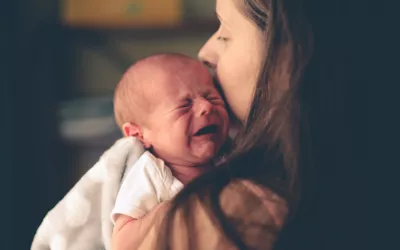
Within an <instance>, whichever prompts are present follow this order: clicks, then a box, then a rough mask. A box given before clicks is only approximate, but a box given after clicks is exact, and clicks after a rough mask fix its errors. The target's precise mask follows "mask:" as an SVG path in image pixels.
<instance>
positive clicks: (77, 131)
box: [0, 0, 218, 250]
mask: <svg viewBox="0 0 400 250" xmlns="http://www.w3.org/2000/svg"><path fill="white" fill-rule="evenodd" d="M214 5H215V2H214V1H213V0H162V1H161V0H13V1H8V2H7V3H4V4H2V8H1V12H2V13H1V17H0V18H1V26H2V30H3V31H2V35H1V39H0V40H1V50H2V53H1V58H2V59H1V61H2V65H3V66H2V67H0V68H1V70H2V87H1V101H2V107H3V108H2V113H3V114H2V119H1V132H2V137H1V138H2V139H1V141H2V150H1V167H2V169H3V172H2V174H1V178H2V181H1V190H2V197H3V199H2V204H3V205H2V209H5V211H2V213H3V215H4V214H5V215H6V216H3V217H4V219H3V225H4V226H3V229H2V230H4V233H2V236H1V237H2V238H3V237H4V240H3V239H2V240H1V242H0V249H18V250H19V249H21V250H23V249H29V248H30V243H31V241H32V238H33V236H34V233H35V230H36V229H37V227H38V226H39V224H40V222H41V220H42V219H43V217H44V216H45V214H46V213H47V211H48V210H49V209H51V208H52V207H53V206H54V205H55V204H56V203H57V202H58V201H59V200H60V199H61V198H62V197H63V196H64V195H65V194H66V192H67V191H68V190H69V189H70V188H71V187H72V186H73V185H74V184H75V183H76V182H77V180H79V178H80V177H81V176H82V175H83V174H84V173H85V172H86V171H87V170H88V169H89V168H90V167H91V166H92V165H93V164H94V163H95V162H96V161H97V160H98V158H99V156H100V155H101V153H102V152H103V151H104V150H106V149H107V148H108V147H110V146H111V145H112V144H113V142H114V141H115V140H116V139H117V138H119V137H121V134H120V132H119V129H118V127H117V126H116V124H115V122H114V117H113V107H112V94H113V90H114V87H115V86H116V84H117V83H118V81H119V79H120V77H121V75H122V74H123V72H124V71H125V70H126V69H127V67H128V66H130V65H131V64H132V63H134V62H135V61H136V60H137V59H140V58H142V57H144V56H148V55H151V54H154V53H159V52H179V53H184V54H187V55H189V56H192V57H196V55H197V52H198V50H199V49H200V48H201V46H202V45H203V44H204V42H205V41H206V40H207V39H208V38H209V36H210V35H211V34H212V33H213V32H215V31H216V29H217V28H218V24H217V20H216V18H215V14H214V9H215V6H214ZM3 83H4V84H3ZM3 193H4V194H3Z"/></svg>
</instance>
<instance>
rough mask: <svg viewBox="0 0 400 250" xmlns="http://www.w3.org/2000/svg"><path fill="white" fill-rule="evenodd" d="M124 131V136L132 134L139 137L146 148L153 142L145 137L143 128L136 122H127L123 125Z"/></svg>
mask: <svg viewBox="0 0 400 250" xmlns="http://www.w3.org/2000/svg"><path fill="white" fill-rule="evenodd" d="M122 131H123V132H124V136H132V137H136V138H137V139H139V140H140V141H141V142H142V143H143V145H144V147H145V148H150V147H151V144H150V143H149V142H148V141H147V140H146V139H145V138H144V135H143V129H142V128H141V127H140V126H139V125H137V124H134V123H130V122H126V123H124V124H123V125H122Z"/></svg>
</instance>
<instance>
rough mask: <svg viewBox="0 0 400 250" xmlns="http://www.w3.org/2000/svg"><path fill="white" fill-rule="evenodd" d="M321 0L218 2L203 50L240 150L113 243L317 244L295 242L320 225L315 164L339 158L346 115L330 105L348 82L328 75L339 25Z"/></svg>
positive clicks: (125, 226)
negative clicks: (236, 127)
mask: <svg viewBox="0 0 400 250" xmlns="http://www.w3.org/2000/svg"><path fill="white" fill-rule="evenodd" d="M318 4H319V5H318ZM325 4H326V3H325ZM322 5H323V4H321V3H319V1H316V2H315V3H311V1H300V0H217V1H216V13H217V15H218V18H219V20H220V22H221V26H220V28H219V30H218V31H217V32H216V33H215V34H214V35H213V36H212V37H211V38H210V40H209V41H208V42H207V43H206V44H205V45H204V47H203V48H202V49H201V51H200V53H199V57H200V59H201V60H202V61H204V63H205V64H206V65H208V66H209V67H210V68H212V69H213V70H214V71H215V73H216V76H217V78H218V80H219V82H220V86H221V89H222V91H223V93H224V95H225V98H226V101H227V103H228V104H229V106H230V108H231V110H232V112H233V114H235V115H236V117H237V118H238V120H240V122H241V124H242V131H241V133H239V135H238V137H237V140H236V148H235V150H234V152H233V153H232V155H231V156H230V158H229V159H228V161H227V162H226V163H225V164H224V165H223V166H218V167H217V168H216V170H215V171H214V172H212V173H209V174H206V175H204V176H202V177H200V178H198V179H196V180H194V181H193V182H192V183H190V184H189V185H188V186H187V187H186V188H185V189H184V190H183V192H181V193H180V194H179V195H178V196H177V197H176V198H175V199H174V200H173V201H172V202H170V203H165V204H162V205H160V206H159V207H158V208H157V209H155V210H154V211H152V213H150V214H148V215H147V216H146V217H145V218H143V219H142V220H139V221H125V222H123V223H121V224H119V225H116V227H115V229H114V232H118V234H115V235H114V238H113V249H115V250H121V249H174V250H175V249H272V248H273V247H276V248H279V247H281V248H285V247H290V244H293V245H295V246H296V247H298V249H310V248H305V247H306V246H305V245H302V246H301V245H296V244H300V242H303V243H305V242H307V240H309V239H308V238H307V235H308V234H307V232H311V230H312V229H311V228H313V226H315V223H316V219H315V218H314V219H313V218H312V217H311V216H310V213H311V212H310V211H312V208H316V206H313V202H312V201H314V200H315V196H314V194H315V193H314V191H315V190H316V188H315V185H316V184H317V182H316V178H315V176H316V173H317V171H316V169H317V167H318V166H322V165H324V167H331V166H333V165H334V164H332V163H331V162H332V161H331V159H332V158H330V157H331V156H332V152H333V150H335V149H336V148H335V147H336V145H337V144H336V143H337V142H338V141H339V140H340V138H337V137H336V136H335V135H337V134H340V127H336V132H335V133H334V132H333V130H330V129H331V128H333V127H335V126H336V125H337V124H338V123H336V122H335V121H336V120H335V115H340V114H338V112H337V113H336V114H334V112H333V111H335V110H336V107H335V106H334V105H331V104H334V102H335V89H334V88H333V86H338V85H337V84H338V83H339V82H340V81H339V80H338V79H337V78H335V75H333V76H332V75H331V76H329V77H326V74H325V73H326V72H327V71H326V70H328V68H329V70H332V71H333V72H339V70H340V68H337V67H338V65H339V63H337V62H339V59H338V58H339V57H338V55H340V53H338V52H339V51H338V50H337V49H335V47H331V46H330V45H331V44H330V43H328V42H327V41H328V40H327V39H335V38H334V34H335V33H334V31H335V30H332V29H330V28H332V27H333V26H329V25H330V24H332V23H331V22H330V21H329V20H330V18H332V15H331V16H329V15H328V12H329V8H328V7H325V8H327V9H328V11H326V12H325V13H324V14H325V15H326V17H324V16H323V15H320V14H319V10H318V8H319V7H320V6H322ZM311 7H312V8H311ZM331 14H332V13H331ZM339 22H340V21H339ZM339 22H338V23H339ZM311 25H312V26H311ZM311 28H312V29H311ZM325 29H326V32H325ZM336 40H337V39H336ZM337 47H338V46H336V48H337ZM327 58H329V60H327ZM328 61H329V62H330V63H329V64H328ZM338 88H340V86H339V87H338ZM328 93H329V95H328ZM328 96H329V97H330V99H329V98H326V97H328ZM332 100H333V102H332ZM328 134H329V135H328ZM328 136H331V137H328ZM327 139H329V140H330V141H329V144H328V143H326V140H327ZM323 143H325V144H326V145H323ZM320 177H321V176H320ZM165 214H167V215H168V216H165ZM282 229H283V230H282ZM313 232H314V233H315V231H313ZM278 236H279V240H278V241H277V239H278ZM313 237H315V235H313ZM311 241H314V242H315V239H313V240H310V242H311ZM310 242H308V243H310ZM308 243H307V244H308ZM308 247H311V245H308Z"/></svg>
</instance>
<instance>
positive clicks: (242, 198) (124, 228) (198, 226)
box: [113, 181, 287, 250]
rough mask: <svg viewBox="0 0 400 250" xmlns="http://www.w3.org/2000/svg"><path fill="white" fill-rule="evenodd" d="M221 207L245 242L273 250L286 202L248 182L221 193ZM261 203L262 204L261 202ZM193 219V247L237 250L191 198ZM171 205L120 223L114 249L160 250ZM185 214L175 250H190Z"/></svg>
mask: <svg viewBox="0 0 400 250" xmlns="http://www.w3.org/2000/svg"><path fill="white" fill-rule="evenodd" d="M220 201H221V208H222V210H223V211H224V213H225V214H226V216H227V217H228V218H229V221H230V222H231V223H233V225H235V228H236V229H237V230H238V232H240V237H241V239H242V241H243V242H244V243H245V244H246V245H248V246H250V247H253V248H254V249H272V245H273V243H274V242H275V239H276V236H277V233H278V232H279V230H280V229H281V226H282V224H283V223H284V221H285V218H286V214H287V207H286V203H285V202H284V200H283V199H281V198H280V197H278V196H277V195H275V194H274V193H273V192H271V191H270V190H269V189H263V188H260V187H259V186H256V185H254V184H252V183H250V182H248V181H236V182H233V183H231V184H229V185H228V186H227V187H226V188H225V189H224V190H223V192H222V193H221V197H220ZM260 201H261V202H260ZM187 202H191V203H192V204H191V209H190V211H189V213H190V215H194V216H192V217H191V218H192V220H191V223H190V225H191V230H190V232H191V234H192V235H190V239H191V243H192V244H194V246H193V245H191V247H190V248H193V247H195V248H196V249H210V250H213V249H235V247H234V244H232V243H231V241H230V240H229V239H228V238H227V237H226V236H225V235H224V234H223V233H222V231H221V228H220V227H219V224H218V223H216V220H215V219H213V218H212V217H211V216H210V215H209V213H208V212H207V210H206V208H205V207H204V206H203V204H202V203H201V202H200V201H199V200H198V199H197V198H195V199H190V200H188V201H187ZM168 206H169V203H163V204H161V205H160V206H158V207H157V208H155V209H154V210H153V211H152V212H150V213H149V214H147V215H146V216H145V217H143V218H142V219H140V220H129V219H127V218H125V219H123V217H122V218H121V220H118V221H117V224H116V226H115V228H114V233H113V249H114V250H134V249H146V250H147V249H150V250H151V249H156V244H157V243H158V240H160V237H159V234H160V230H161V229H160V225H161V221H162V219H163V218H164V215H165V214H166V213H167V210H168ZM183 221H184V220H183V212H182V211H179V210H178V211H177V213H176V215H175V216H174V219H173V221H172V224H171V226H170V228H168V230H169V232H170V233H171V236H172V238H171V242H170V243H171V247H172V249H174V250H175V249H176V250H180V249H182V250H183V249H188V239H189V235H187V232H188V230H187V228H186V224H185V223H184V222H183Z"/></svg>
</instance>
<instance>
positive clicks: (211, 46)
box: [113, 0, 287, 250]
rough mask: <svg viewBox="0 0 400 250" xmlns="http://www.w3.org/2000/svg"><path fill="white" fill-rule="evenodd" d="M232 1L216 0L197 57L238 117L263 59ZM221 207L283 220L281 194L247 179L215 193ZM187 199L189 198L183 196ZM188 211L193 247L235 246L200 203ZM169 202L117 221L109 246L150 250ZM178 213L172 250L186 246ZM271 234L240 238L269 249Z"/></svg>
mask: <svg viewBox="0 0 400 250" xmlns="http://www.w3.org/2000/svg"><path fill="white" fill-rule="evenodd" d="M234 2H235V1H233V0H217V4H216V12H217V15H218V18H219V19H220V22H221V26H220V28H219V30H218V31H217V32H216V33H215V34H214V35H212V36H211V38H210V39H209V40H208V41H207V43H206V44H205V45H204V47H203V48H202V49H201V50H200V52H199V57H200V59H201V60H202V61H205V62H207V64H208V65H210V66H211V67H212V68H213V69H214V70H215V71H216V73H217V76H218V78H219V81H220V84H221V87H222V90H223V92H224V94H225V96H226V99H227V102H228V104H229V105H230V107H231V109H232V111H233V112H234V114H235V115H236V116H237V117H238V119H239V120H241V121H242V122H244V121H245V120H246V117H247V114H248V112H249V108H250V105H251V101H252V99H253V94H254V89H255V84H256V79H257V75H258V73H259V68H260V65H261V60H262V58H259V55H260V54H262V53H261V50H262V45H263V41H262V39H261V37H262V33H261V31H260V30H259V29H258V28H257V27H256V25H255V24H254V23H252V22H251V21H250V20H249V19H247V18H246V17H245V16H244V15H243V14H242V13H241V12H240V11H239V9H238V5H237V4H234ZM248 195H255V196H257V197H259V198H261V200H262V206H258V207H252V210H251V212H250V211H249V207H248V206H246V205H245V204H246V198H245V197H246V196H248ZM220 200H221V208H222V209H223V211H224V212H225V213H226V214H227V215H231V216H233V217H235V218H239V219H244V220H246V221H247V222H252V221H257V222H263V223H265V224H268V225H270V226H271V227H272V228H273V229H274V230H276V231H279V229H280V228H281V226H282V225H283V223H284V221H285V218H286V215H287V207H286V203H285V202H284V200H283V199H281V198H279V197H278V196H276V195H275V194H274V193H272V192H271V191H270V190H268V189H264V188H261V187H259V186H257V185H255V184H253V183H250V182H248V181H238V182H236V183H232V184H230V185H229V186H228V187H226V188H225V189H224V192H223V193H222V194H221V196H220ZM188 202H189V201H188ZM190 202H192V204H193V207H192V210H191V211H190V213H192V214H194V215H195V216H194V221H193V223H194V225H195V227H196V228H198V232H199V233H198V234H197V235H194V236H193V235H191V237H195V238H196V242H197V244H198V245H197V249H210V250H216V249H236V248H234V247H233V246H232V244H231V243H230V242H229V241H227V240H226V238H225V236H224V235H223V234H222V233H221V231H220V230H219V229H218V228H217V227H215V225H214V224H213V223H212V222H211V221H212V219H211V218H210V217H209V216H208V215H207V213H205V211H204V208H203V207H202V206H201V205H200V203H199V202H198V201H197V200H196V199H194V200H191V201H190ZM168 206H169V202H165V203H163V204H160V205H159V206H158V207H157V208H155V209H154V210H153V211H151V212H150V213H149V214H147V215H146V216H145V217H144V218H142V219H140V220H130V219H125V220H120V221H117V224H116V226H115V229H114V233H113V249H114V250H133V249H155V244H156V242H157V232H158V231H159V228H158V226H159V223H158V222H159V221H161V219H162V218H163V216H164V215H165V213H166V211H167V209H168ZM181 216H182V215H181V214H179V213H178V214H177V221H175V222H174V223H173V224H172V225H171V228H169V230H171V231H172V232H174V234H175V233H176V235H179V237H176V238H173V239H172V242H171V244H172V249H178V250H179V249H187V247H186V245H183V244H184V243H183V242H186V241H184V240H182V239H183V238H185V236H186V235H185V230H184V228H182V225H181V224H180V223H179V218H180V217H181ZM275 237H276V235H275V234H274V233H271V232H270V231H268V230H267V229H266V230H261V231H260V230H256V231H251V230H250V231H245V232H244V234H243V239H244V241H245V242H246V243H247V244H248V245H249V246H252V247H254V249H272V244H273V241H274V240H275Z"/></svg>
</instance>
